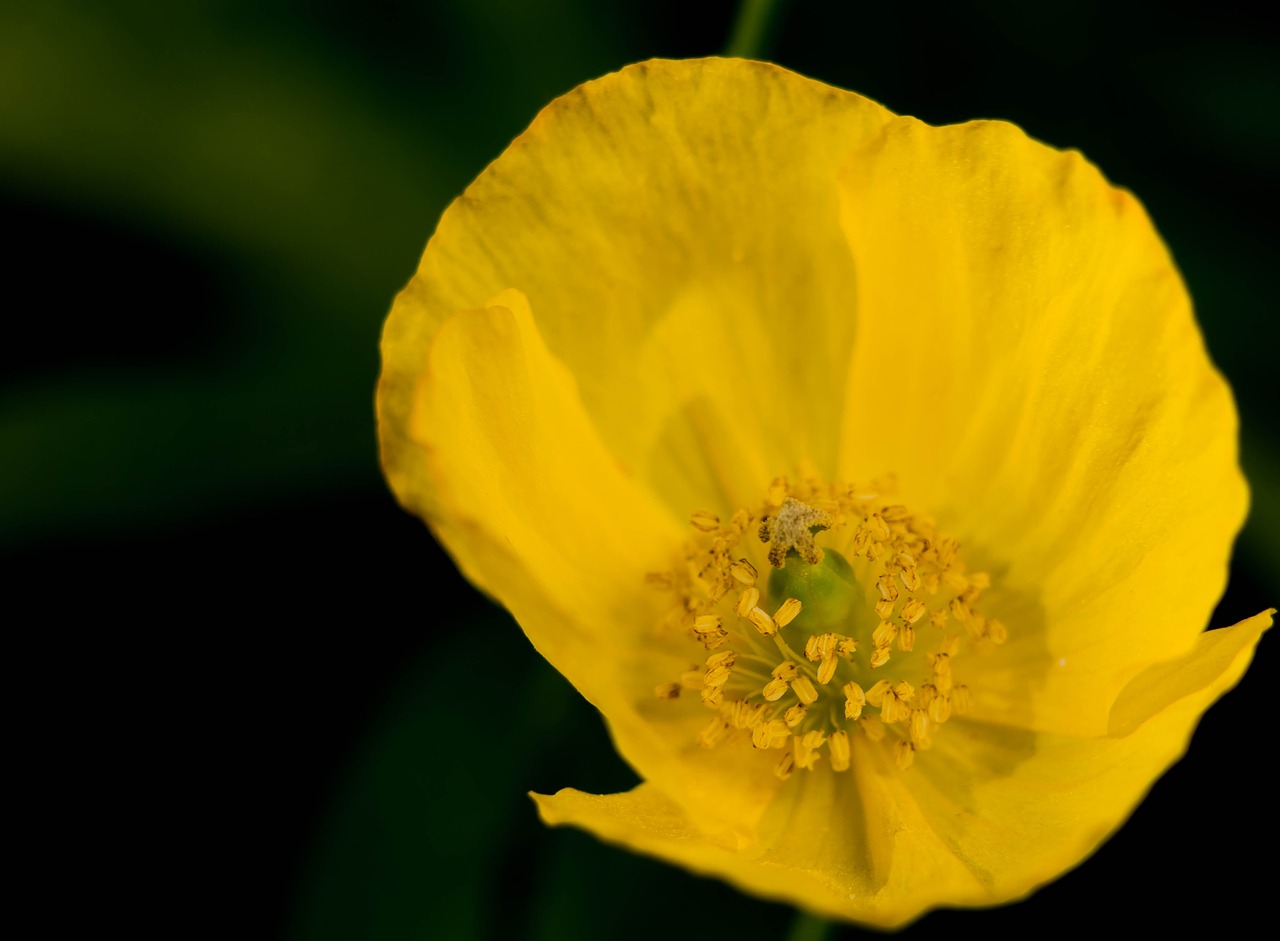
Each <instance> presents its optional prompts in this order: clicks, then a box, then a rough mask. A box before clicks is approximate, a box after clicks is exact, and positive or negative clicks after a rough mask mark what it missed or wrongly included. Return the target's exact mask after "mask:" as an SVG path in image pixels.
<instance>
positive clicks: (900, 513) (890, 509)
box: [880, 503, 911, 523]
mask: <svg viewBox="0 0 1280 941" xmlns="http://www.w3.org/2000/svg"><path fill="white" fill-rule="evenodd" d="M880 516H881V518H883V519H884V521H885V522H887V523H900V522H902V521H903V520H905V519H908V518H910V516H911V511H910V510H909V509H907V508H906V507H905V506H903V505H902V504H900V503H897V504H894V505H893V506H887V507H885V508H884V509H882V510H881V511H880Z"/></svg>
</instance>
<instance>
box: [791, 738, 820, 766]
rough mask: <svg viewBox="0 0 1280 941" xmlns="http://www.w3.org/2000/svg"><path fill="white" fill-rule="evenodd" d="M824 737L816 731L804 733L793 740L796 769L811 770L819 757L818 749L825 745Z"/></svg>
mask: <svg viewBox="0 0 1280 941" xmlns="http://www.w3.org/2000/svg"><path fill="white" fill-rule="evenodd" d="M826 740H827V737H826V735H824V734H823V733H822V732H819V731H817V730H816V729H815V730H814V731H812V732H806V733H804V735H803V736H802V737H799V738H797V739H796V740H795V744H794V746H793V751H794V753H795V758H796V767H797V768H804V769H806V770H809V771H811V770H813V767H814V765H815V764H817V762H818V758H819V757H820V756H819V754H818V749H819V748H821V747H822V746H823V744H825V742H826Z"/></svg>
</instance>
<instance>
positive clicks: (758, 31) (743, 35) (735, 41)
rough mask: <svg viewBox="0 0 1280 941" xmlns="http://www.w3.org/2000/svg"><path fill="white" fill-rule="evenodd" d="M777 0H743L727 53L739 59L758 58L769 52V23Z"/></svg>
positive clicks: (726, 49)
mask: <svg viewBox="0 0 1280 941" xmlns="http://www.w3.org/2000/svg"><path fill="white" fill-rule="evenodd" d="M776 5H777V4H776V2H775V0H742V6H740V7H739V8H738V17H737V19H736V20H734V23H733V33H732V34H731V35H730V36H729V45H728V46H727V47H726V48H725V53H724V54H725V55H727V56H731V57H733V58H737V59H757V58H761V57H763V56H764V55H765V53H766V52H767V48H766V47H767V46H768V40H769V35H768V34H769V24H770V21H771V20H772V19H773V13H774V10H775V8H776Z"/></svg>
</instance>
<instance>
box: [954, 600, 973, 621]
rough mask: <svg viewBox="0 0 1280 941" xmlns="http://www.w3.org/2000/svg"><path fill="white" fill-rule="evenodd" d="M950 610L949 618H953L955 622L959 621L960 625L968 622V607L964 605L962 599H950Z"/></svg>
mask: <svg viewBox="0 0 1280 941" xmlns="http://www.w3.org/2000/svg"><path fill="white" fill-rule="evenodd" d="M950 610H951V616H952V617H953V618H955V619H956V620H957V621H959V622H960V623H961V624H963V623H964V622H965V621H967V620H969V606H968V605H967V604H965V603H964V600H963V599H961V598H952V599H951V605H950Z"/></svg>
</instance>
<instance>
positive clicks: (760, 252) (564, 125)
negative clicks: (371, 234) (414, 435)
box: [379, 59, 889, 517]
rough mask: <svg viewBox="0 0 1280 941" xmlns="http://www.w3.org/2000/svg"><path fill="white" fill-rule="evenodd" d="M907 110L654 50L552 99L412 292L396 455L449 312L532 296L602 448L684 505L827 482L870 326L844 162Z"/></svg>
mask: <svg viewBox="0 0 1280 941" xmlns="http://www.w3.org/2000/svg"><path fill="white" fill-rule="evenodd" d="M888 117H889V115H888V113H887V112H886V111H884V109H882V108H880V107H879V106H878V105H875V104H874V103H872V102H869V101H867V100H866V99H864V98H861V97H859V96H858V95H854V94H852V93H849V92H844V91H840V90H837V89H834V88H830V87H828V86H825V85H822V84H819V83H817V82H813V81H810V80H808V79H805V78H802V77H800V76H798V75H795V74H794V73H791V72H787V71H785V70H784V69H780V68H778V67H776V66H772V65H768V64H765V63H759V62H745V61H742V60H725V59H706V60H695V61H681V62H669V61H653V62H647V63H642V64H640V65H636V66H631V67H629V68H626V69H623V70H622V71H621V72H619V73H617V74H614V75H609V76H606V77H604V78H602V79H600V80H598V81H594V82H588V83H587V84H585V85H583V86H581V87H579V88H577V89H575V90H574V91H572V92H570V93H569V94H568V95H566V96H564V97H563V98H560V99H559V100H557V101H555V102H553V103H552V104H550V105H549V106H548V107H547V108H546V109H544V110H543V112H542V113H541V114H540V115H539V116H538V118H537V119H536V120H535V121H534V123H533V124H532V126H531V127H530V128H529V129H528V130H527V131H526V132H525V133H524V134H523V135H521V136H520V137H519V138H518V139H517V140H516V141H515V143H513V144H512V145H511V147H510V148H508V150H507V151H506V152H505V153H503V154H502V156H500V157H499V158H498V159H497V160H496V161H494V163H493V164H492V165H491V166H490V167H489V168H488V169H487V170H485V172H484V173H483V174H482V175H481V176H480V177H479V179H477V180H476V181H475V183H473V184H472V185H471V186H470V187H469V188H468V189H467V191H466V193H465V194H464V195H463V196H462V197H460V198H459V199H458V200H457V201H455V202H454V204H453V205H452V206H451V207H450V208H449V210H448V211H447V212H446V213H445V215H444V217H443V218H442V220H441V222H440V225H439V228H438V229H437V231H436V233H435V235H434V236H433V237H432V239H431V242H430V244H429V245H428V247H427V251H426V254H425V255H424V256H423V259H422V263H421V266H420V268H419V270H418V273H417V275H416V276H415V277H414V279H413V281H412V282H411V283H410V284H409V285H408V287H407V288H406V289H405V290H404V292H403V293H402V294H401V295H400V297H399V298H398V299H397V301H396V304H395V307H394V309H393V310H392V313H391V317H390V319H389V320H388V323H387V327H386V331H385V333H384V341H383V362H384V371H383V377H382V383H381V386H380V390H379V414H380V417H381V434H382V438H383V447H384V451H385V453H387V454H389V455H390V456H391V459H392V460H394V459H395V455H396V452H397V451H398V449H399V448H401V447H402V446H403V443H402V442H401V441H400V440H399V439H400V436H401V435H402V434H403V428H404V424H405V416H406V415H407V412H408V409H409V407H410V398H411V395H412V390H413V388H415V386H416V383H417V377H418V376H419V374H420V373H421V370H422V366H423V355H424V351H425V350H426V348H427V347H428V346H429V344H430V342H431V338H432V337H433V335H434V334H435V332H436V331H437V330H438V329H439V327H440V325H441V324H442V323H443V322H444V321H445V320H446V319H447V318H448V317H450V316H451V315H452V314H453V312H455V311H457V310H465V309H471V308H475V307H478V306H480V305H482V304H484V303H485V302H486V301H487V300H488V299H489V298H490V297H492V296H494V295H495V294H497V293H498V292H500V291H503V290H505V289H508V288H516V289H518V290H520V291H522V292H523V293H524V294H525V295H526V296H528V298H529V299H530V303H531V305H532V307H533V309H534V310H535V311H537V314H538V320H539V328H540V329H541V331H542V333H543V336H544V337H545V339H546V343H547V345H548V347H549V348H550V350H551V351H552V353H553V355H555V356H556V357H557V358H558V359H560V360H562V361H563V362H564V363H565V364H566V365H567V366H568V367H569V369H570V370H571V371H572V372H573V374H574V375H575V376H576V377H577V379H578V382H579V383H580V386H581V390H582V399H583V402H584V403H586V407H587V409H588V412H589V413H590V416H591V418H592V419H593V421H594V423H595V425H596V427H597V428H598V429H599V433H600V435H601V437H602V439H603V440H604V443H605V445H606V446H607V447H608V448H609V449H610V451H612V452H613V453H614V454H615V455H616V456H617V457H618V459H619V460H620V461H621V462H622V463H623V465H624V466H625V467H626V468H627V469H628V472H630V473H632V474H635V475H636V476H637V477H638V478H639V479H641V480H643V481H645V482H647V483H649V484H651V485H653V486H654V487H655V488H656V489H657V490H658V491H659V493H660V494H661V496H662V498H663V499H664V500H665V501H666V502H667V503H668V505H669V506H670V507H671V508H672V510H673V512H675V513H676V514H678V515H680V516H682V517H683V516H684V515H685V514H687V513H688V512H689V511H690V509H692V508H695V507H703V508H706V509H710V510H713V511H717V512H719V511H722V510H726V509H728V510H732V509H734V508H736V507H738V506H743V505H746V504H747V503H748V502H753V501H755V500H756V499H758V497H759V494H760V492H761V489H762V488H763V487H764V486H765V485H766V484H767V483H768V481H769V480H770V479H772V478H773V477H774V476H775V475H777V474H779V473H784V472H788V471H790V470H792V469H793V468H795V467H796V466H797V464H798V463H801V462H804V461H811V462H813V463H814V464H815V465H816V466H818V467H819V468H820V469H821V470H822V471H823V472H824V473H827V474H830V472H831V471H832V470H833V466H834V460H835V440H836V435H835V433H834V432H835V429H836V427H837V424H838V417H839V414H840V410H841V408H842V401H841V398H840V395H839V394H838V392H834V391H833V390H839V389H840V388H842V385H843V376H844V371H845V367H846V365H847V362H848V353H849V348H850V346H851V344H852V342H853V331H854V317H853V306H852V299H853V291H854V285H853V269H852V265H851V263H850V259H849V254H848V248H847V246H846V244H845V242H844V238H843V235H842V233H841V230H840V225H839V217H838V206H837V204H836V201H835V199H834V198H833V193H834V191H835V176H836V171H837V167H838V165H839V163H840V161H841V160H842V159H843V156H844V155H845V154H847V153H848V152H849V150H850V149H851V148H853V147H855V146H857V145H859V144H861V143H863V142H865V141H866V140H867V139H868V138H869V137H870V136H871V135H872V134H873V133H874V132H875V131H876V130H877V129H878V128H879V127H880V125H881V124H882V123H883V122H884V121H885V120H886V119H887V118H888ZM801 322H802V323H803V324H804V325H805V326H804V328H803V329H797V324H798V323H801ZM712 501H714V502H716V503H717V504H718V505H710V506H709V505H708V503H709V502H712Z"/></svg>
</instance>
